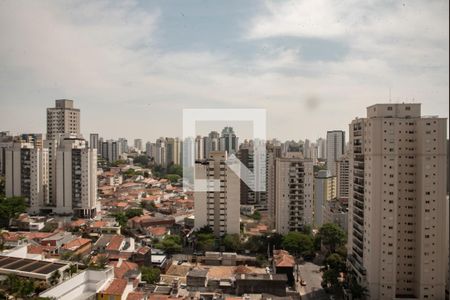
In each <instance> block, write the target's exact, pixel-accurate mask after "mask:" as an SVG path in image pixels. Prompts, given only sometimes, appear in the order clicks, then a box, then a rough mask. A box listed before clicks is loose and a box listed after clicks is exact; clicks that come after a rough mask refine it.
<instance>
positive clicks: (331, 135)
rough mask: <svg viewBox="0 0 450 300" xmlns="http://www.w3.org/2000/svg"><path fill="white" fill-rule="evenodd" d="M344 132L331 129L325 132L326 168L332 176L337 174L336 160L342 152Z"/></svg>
mask: <svg viewBox="0 0 450 300" xmlns="http://www.w3.org/2000/svg"><path fill="white" fill-rule="evenodd" d="M344 149H345V132H344V131H342V130H333V131H328V132H327V169H328V170H330V171H331V174H332V175H333V176H336V175H337V170H336V161H337V160H338V159H340V158H341V156H342V155H343V154H344Z"/></svg>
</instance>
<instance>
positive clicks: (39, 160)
mask: <svg viewBox="0 0 450 300" xmlns="http://www.w3.org/2000/svg"><path fill="white" fill-rule="evenodd" d="M5 158H6V159H5V165H6V166H5V167H6V168H5V169H6V172H5V175H6V176H5V177H6V178H5V179H6V180H5V181H6V182H5V192H6V196H7V197H14V196H18V197H20V196H23V197H24V198H25V200H26V202H27V204H28V206H29V208H28V211H29V212H30V213H33V214H37V213H39V209H40V208H41V207H42V206H43V205H44V203H45V202H47V197H48V162H47V160H48V150H47V149H43V148H38V147H35V146H34V145H33V144H32V143H21V142H18V143H15V144H14V146H13V147H11V148H8V149H6V153H5Z"/></svg>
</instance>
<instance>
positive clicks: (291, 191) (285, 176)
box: [275, 155, 314, 234]
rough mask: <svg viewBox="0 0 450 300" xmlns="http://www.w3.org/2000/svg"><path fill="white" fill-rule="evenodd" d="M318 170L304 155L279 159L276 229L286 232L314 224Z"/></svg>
mask: <svg viewBox="0 0 450 300" xmlns="http://www.w3.org/2000/svg"><path fill="white" fill-rule="evenodd" d="M313 187H314V171H313V163H312V161H311V160H305V159H303V158H302V155H298V156H297V157H295V156H294V155H292V156H291V157H282V158H277V159H276V160H275V206H276V208H275V229H276V231H277V232H278V233H281V234H285V233H288V232H289V231H299V230H301V229H303V227H304V226H305V225H312V224H313V201H314V190H313Z"/></svg>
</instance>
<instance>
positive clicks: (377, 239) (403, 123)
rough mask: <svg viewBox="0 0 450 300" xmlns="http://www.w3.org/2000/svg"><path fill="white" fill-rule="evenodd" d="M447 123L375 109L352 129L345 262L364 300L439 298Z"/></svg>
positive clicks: (393, 107) (444, 264)
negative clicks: (364, 289)
mask: <svg viewBox="0 0 450 300" xmlns="http://www.w3.org/2000/svg"><path fill="white" fill-rule="evenodd" d="M446 137H447V120H446V119H444V118H438V117H425V116H421V106H420V104H411V103H410V104H377V105H373V106H370V107H368V108H367V117H366V118H361V119H360V118H357V119H355V120H353V122H352V123H351V124H350V149H349V150H350V195H349V196H350V197H349V226H348V227H349V230H348V249H349V263H350V265H351V267H352V269H353V272H354V274H355V275H356V277H357V279H358V280H359V281H360V282H361V283H362V284H364V285H365V286H366V287H367V288H368V290H369V299H398V298H408V299H444V298H445V284H446V274H447V268H448V245H447V236H448V228H445V227H444V226H443V224H446V219H447V217H448V215H447V214H448V211H447V210H446V176H447V171H446V159H447V152H446V151H447V149H446Z"/></svg>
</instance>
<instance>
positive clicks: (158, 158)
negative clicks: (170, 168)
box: [154, 137, 167, 167]
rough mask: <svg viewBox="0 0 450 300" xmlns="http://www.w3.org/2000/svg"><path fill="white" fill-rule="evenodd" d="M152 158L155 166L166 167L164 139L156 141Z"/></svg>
mask: <svg viewBox="0 0 450 300" xmlns="http://www.w3.org/2000/svg"><path fill="white" fill-rule="evenodd" d="M154 158H155V164H157V165H159V166H163V167H166V166H167V156H166V139H165V138H163V137H161V138H159V139H157V140H156V143H155V153H154Z"/></svg>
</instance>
